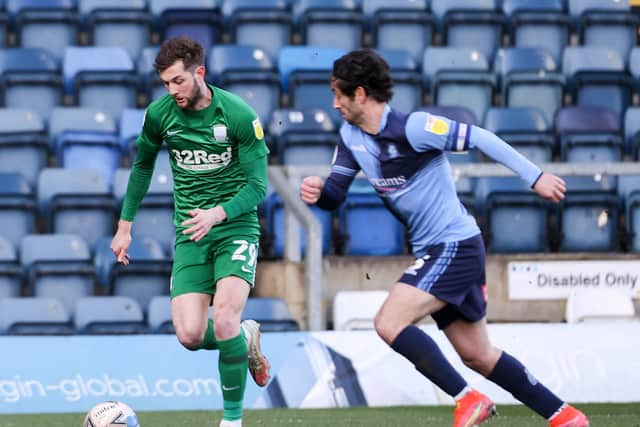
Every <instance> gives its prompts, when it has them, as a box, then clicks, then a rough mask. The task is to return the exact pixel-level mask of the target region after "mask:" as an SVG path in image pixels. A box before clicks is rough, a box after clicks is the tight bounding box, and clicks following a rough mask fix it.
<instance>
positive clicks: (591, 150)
mask: <svg viewBox="0 0 640 427" xmlns="http://www.w3.org/2000/svg"><path fill="white" fill-rule="evenodd" d="M554 126H555V133H556V134H557V136H558V139H559V143H560V157H561V159H562V161H567V162H583V163H588V162H616V161H620V160H622V152H623V150H624V141H623V137H622V130H621V126H620V122H619V120H618V118H617V116H616V115H615V114H614V113H613V112H612V111H610V110H607V109H605V108H599V107H589V106H583V107H576V106H571V107H564V108H561V109H560V110H558V113H557V114H556V117H555V125H554Z"/></svg>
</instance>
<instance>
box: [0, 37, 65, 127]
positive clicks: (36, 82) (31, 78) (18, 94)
mask: <svg viewBox="0 0 640 427" xmlns="http://www.w3.org/2000/svg"><path fill="white" fill-rule="evenodd" d="M0 93H1V94H2V101H1V103H2V105H3V106H5V107H8V108H22V109H28V110H33V111H35V112H37V113H38V114H40V116H41V117H42V118H43V119H44V120H45V121H47V120H48V118H49V114H50V113H51V110H52V109H53V107H55V106H57V105H62V102H63V87H62V74H61V72H60V66H59V65H58V62H57V61H56V59H55V58H54V57H53V55H52V54H51V53H50V52H49V51H47V50H45V49H40V48H13V49H0Z"/></svg>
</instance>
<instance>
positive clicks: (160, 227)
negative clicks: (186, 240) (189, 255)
mask: <svg viewBox="0 0 640 427" xmlns="http://www.w3.org/2000/svg"><path fill="white" fill-rule="evenodd" d="M129 173H130V170H129V169H118V170H117V171H116V174H115V178H114V181H113V195H114V198H115V200H116V209H117V211H118V212H120V211H121V209H122V202H123V200H124V196H125V193H126V189H127V183H128V182H129ZM175 229H176V228H175V225H174V224H173V178H172V174H171V170H170V169H169V166H168V163H167V164H165V165H162V164H161V161H160V158H158V160H157V161H156V167H155V170H154V172H153V176H152V178H151V184H150V185H149V190H148V191H147V194H146V196H145V197H144V199H142V203H141V204H140V207H139V208H138V212H137V213H136V218H135V227H133V235H134V237H135V236H143V237H144V236H148V237H153V238H154V239H155V240H157V241H158V242H160V244H161V245H162V247H163V248H164V250H165V251H167V250H169V248H171V247H173V241H174V240H175V235H176V232H175Z"/></svg>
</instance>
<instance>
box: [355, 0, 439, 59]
mask: <svg viewBox="0 0 640 427" xmlns="http://www.w3.org/2000/svg"><path fill="white" fill-rule="evenodd" d="M362 13H363V15H364V20H365V28H366V29H367V31H368V32H369V33H370V34H371V46H373V47H374V48H376V49H385V50H386V49H392V50H405V51H406V52H407V53H408V54H409V55H410V56H411V58H413V60H414V61H415V62H416V63H420V61H422V54H423V53H424V49H425V48H426V47H427V46H429V45H431V43H432V38H433V35H434V33H435V21H434V19H433V16H432V15H431V13H430V12H429V2H428V1H427V0H395V1H393V2H390V1H388V0H362ZM392 69H393V67H392Z"/></svg>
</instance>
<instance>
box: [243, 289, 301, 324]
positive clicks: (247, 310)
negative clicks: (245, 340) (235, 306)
mask: <svg viewBox="0 0 640 427" xmlns="http://www.w3.org/2000/svg"><path fill="white" fill-rule="evenodd" d="M245 319H253V320H255V321H256V322H258V323H260V330H261V331H262V332H293V331H299V330H300V326H299V325H298V322H296V320H295V319H294V318H293V316H292V315H291V313H290V312H289V308H288V307H287V303H286V302H285V301H284V300H283V299H282V298H275V297H274V298H268V297H251V298H249V299H247V304H246V305H245V306H244V311H243V312H242V320H245Z"/></svg>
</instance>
